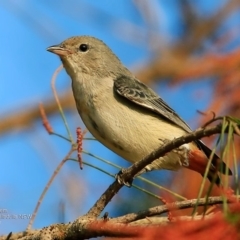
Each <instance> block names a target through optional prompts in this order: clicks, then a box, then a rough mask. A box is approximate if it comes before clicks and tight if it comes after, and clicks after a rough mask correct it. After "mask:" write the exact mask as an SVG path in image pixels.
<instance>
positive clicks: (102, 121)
mask: <svg viewBox="0 0 240 240" xmlns="http://www.w3.org/2000/svg"><path fill="white" fill-rule="evenodd" d="M111 106H115V107H114V108H112V107H111ZM111 106H110V105H109V106H108V104H105V105H104V107H103V106H102V107H101V110H99V109H98V108H93V109H92V111H91V114H89V112H88V113H86V112H85V111H81V110H80V109H79V113H80V115H81V118H82V120H83V122H84V124H85V125H86V127H87V128H88V130H89V131H90V132H91V134H92V135H93V136H94V137H95V138H96V139H97V140H98V141H99V142H101V143H102V144H103V145H105V146H106V147H108V148H109V149H111V150H112V151H114V152H115V153H117V154H118V155H120V156H121V157H123V158H125V159H126V160H127V161H130V162H132V163H134V162H136V161H139V160H141V159H142V158H144V157H145V156H147V155H148V154H149V153H151V152H152V151H153V150H155V149H156V148H158V147H160V146H161V145H162V144H163V141H166V140H172V139H174V138H176V137H179V136H182V135H184V133H185V131H184V130H182V129H181V128H179V127H176V126H175V125H174V124H170V123H169V122H166V121H165V120H162V119H160V118H159V117H158V116H157V115H155V114H154V113H151V112H149V111H145V110H143V111H141V110H139V109H137V108H136V109H134V108H129V106H126V105H124V104H121V103H119V102H118V101H116V102H115V103H114V104H113V103H111ZM140 109H141V108H140ZM180 158H181V156H179V155H178V154H176V153H175V152H171V153H168V154H167V155H165V156H164V157H162V158H160V159H158V160H156V161H154V164H153V168H154V169H161V168H164V169H171V170H176V169H178V168H179V167H180V166H181V164H179V163H180V162H181V159H180Z"/></svg>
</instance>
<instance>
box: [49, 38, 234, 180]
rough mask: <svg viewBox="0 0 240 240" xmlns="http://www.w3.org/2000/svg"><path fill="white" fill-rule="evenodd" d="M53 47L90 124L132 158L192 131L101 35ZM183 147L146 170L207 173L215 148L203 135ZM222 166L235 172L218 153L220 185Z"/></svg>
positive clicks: (214, 168)
mask: <svg viewBox="0 0 240 240" xmlns="http://www.w3.org/2000/svg"><path fill="white" fill-rule="evenodd" d="M47 51H49V52H52V53H55V54H57V55H58V56H59V57H60V59H61V61H62V63H63V66H64V68H65V70H66V71H67V73H68V75H69V76H70V77H71V79H72V90H73V94H74V98H75V102H76V106H77V110H78V113H79V115H80V116H81V118H82V120H83V122H84V124H85V125H86V127H87V129H88V130H89V131H90V133H91V134H92V135H93V136H94V137H95V138H96V139H97V140H98V141H99V142H101V143H102V144H103V145H105V146H106V147H107V148H109V149H111V150H112V151H113V152H115V153H117V154H118V155H119V156H121V157H123V158H124V159H126V160H127V161H129V162H131V163H134V162H136V161H140V160H141V159H143V158H144V157H146V156H147V155H148V154H150V153H151V152H152V151H153V150H155V149H156V148H158V147H160V146H161V145H162V144H163V143H165V142H168V141H171V140H173V139H174V138H177V137H180V136H182V135H184V134H186V133H190V132H191V131H192V130H191V128H190V127H189V126H188V125H187V123H186V122H184V121H183V120H182V118H181V117H180V116H179V115H178V114H177V113H176V112H175V111H174V110H173V109H172V108H171V107H169V106H168V105H167V103H165V102H164V101H163V99H162V98H161V97H160V96H159V95H158V94H157V93H155V92H154V91H153V90H152V89H150V88H149V87H147V86H146V85H145V84H143V83H142V82H140V81H139V80H138V79H136V77H135V76H134V75H133V74H132V73H131V72H130V71H129V70H128V69H127V68H126V67H125V66H124V65H123V64H122V63H121V61H120V60H119V59H118V57H117V56H116V55H115V54H114V53H113V52H112V51H111V49H110V48H109V47H108V46H107V45H106V44H104V43H103V42H102V41H101V40H99V39H97V38H94V37H91V36H79V37H72V38H69V39H67V40H65V41H63V42H62V43H60V44H59V45H54V46H51V47H49V48H47ZM179 149H180V150H181V151H180V150H173V151H171V152H169V153H167V154H166V155H165V156H163V157H160V158H158V159H156V160H155V161H153V162H152V163H151V164H149V165H147V166H146V167H145V169H143V170H142V171H141V172H140V173H143V172H146V171H152V170H158V169H167V170H173V171H176V170H178V169H179V168H181V167H185V168H188V169H191V170H194V171H196V172H198V173H200V174H202V175H203V174H204V172H205V169H206V166H207V163H208V161H209V157H210V154H211V150H210V149H209V148H208V147H207V146H206V145H204V143H203V142H202V141H200V140H196V141H194V142H191V143H187V144H184V145H182V146H181V147H180V148H179ZM218 171H219V172H221V173H223V174H225V173H228V174H229V175H232V172H231V170H230V169H228V168H227V166H226V164H225V163H224V162H223V161H221V160H220V158H219V157H218V156H217V155H216V154H215V155H214V156H213V160H212V165H211V167H210V170H209V173H208V179H209V180H210V181H214V182H215V183H216V184H217V185H219V184H220V178H219V176H218V175H217V172H218ZM140 173H139V174H140Z"/></svg>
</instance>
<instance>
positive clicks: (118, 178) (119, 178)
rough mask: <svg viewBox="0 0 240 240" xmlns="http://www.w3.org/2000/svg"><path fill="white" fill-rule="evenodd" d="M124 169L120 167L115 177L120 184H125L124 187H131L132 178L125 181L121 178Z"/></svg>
mask: <svg viewBox="0 0 240 240" xmlns="http://www.w3.org/2000/svg"><path fill="white" fill-rule="evenodd" d="M125 171H126V170H125V169H124V168H122V169H121V170H120V171H119V173H117V174H116V175H115V178H116V179H117V181H118V183H119V184H121V185H125V186H126V187H129V188H130V187H131V186H132V182H133V179H132V180H130V181H125V180H124V179H123V178H122V175H123V173H124V172H125Z"/></svg>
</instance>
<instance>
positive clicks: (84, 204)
mask: <svg viewBox="0 0 240 240" xmlns="http://www.w3.org/2000/svg"><path fill="white" fill-rule="evenodd" d="M199 2H201V3H199V6H200V8H199V14H201V13H202V11H201V8H202V9H204V12H207V13H209V14H210V13H212V12H214V11H215V10H214V9H216V8H217V6H218V3H219V2H221V3H223V2H225V1H211V4H209V1H207V0H206V1H199ZM203 3H204V4H203ZM156 6H157V7H158V9H157V10H158V11H160V13H161V16H160V17H159V19H160V22H159V24H158V27H159V29H157V30H158V31H159V33H160V35H161V38H162V39H163V41H166V42H170V43H173V42H174V41H175V40H176V38H177V37H178V35H179V34H181V31H182V29H181V26H179V24H178V22H179V20H180V19H181V15H180V14H179V10H178V4H177V1H174V0H170V1H168V3H166V2H165V1H163V0H162V1H156ZM0 16H1V20H2V21H0V29H1V37H0V46H1V54H0V65H1V68H0V120H1V117H2V116H6V115H7V114H8V113H11V112H18V111H19V112H21V109H26V108H27V107H30V106H33V105H36V104H37V103H39V102H42V101H45V100H46V99H49V98H52V92H51V88H50V79H51V76H52V74H53V72H54V71H55V69H56V68H57V67H58V66H59V65H60V61H59V59H58V58H57V57H56V56H54V55H52V54H50V53H49V52H47V51H46V48H47V47H48V46H51V45H54V44H58V43H60V42H61V41H63V40H64V39H66V38H68V37H71V36H74V35H92V36H95V37H98V38H100V39H102V40H103V41H104V42H106V43H107V44H108V45H109V46H110V47H111V48H112V50H113V51H114V52H115V53H116V54H117V55H118V57H119V58H120V59H121V60H122V62H123V63H124V64H125V65H126V66H128V67H129V68H130V69H133V66H136V65H137V64H138V63H142V62H146V61H147V60H148V59H149V58H150V56H151V52H149V48H148V47H147V41H146V39H147V38H146V37H145V38H143V39H139V41H138V42H136V43H134V42H132V41H130V40H126V39H128V38H129V36H125V35H126V33H127V30H126V29H124V25H123V23H124V22H126V23H128V24H130V23H131V24H133V25H134V26H135V27H136V28H137V27H138V28H137V29H139V34H141V35H142V36H144V35H146V34H147V30H148V29H146V25H145V23H144V21H143V20H142V18H141V15H140V13H139V11H137V10H136V7H135V5H134V3H133V2H132V1H127V0H122V1H114V2H113V1H107V0H104V1H103V0H102V1H84V0H81V1H73V0H70V1H66V0H64V1H61V2H60V1H53V0H51V1H47V0H45V1H36V0H35V1H5V2H4V1H1V2H0ZM119 22H120V23H121V24H122V25H119ZM126 26H127V25H126ZM211 83H212V82H211V80H206V81H199V82H197V83H196V82H194V83H185V84H183V85H181V86H175V87H171V88H170V87H169V86H168V85H167V84H166V83H165V82H163V83H161V84H159V85H154V86H153V87H154V89H155V90H156V91H157V92H158V93H159V94H160V95H161V96H162V97H163V99H165V101H166V102H168V103H169V105H170V106H172V107H173V108H174V109H175V110H176V111H177V112H178V113H179V114H180V115H181V116H182V117H183V118H184V119H185V120H186V121H188V122H189V124H190V125H191V126H192V127H196V126H197V124H196V123H195V122H193V121H192V120H193V119H195V117H196V115H195V114H196V110H204V109H205V107H206V106H207V104H208V102H209V100H210V98H211V94H212V91H213V90H212V87H211ZM68 88H70V79H69V77H68V76H67V74H66V73H65V72H64V71H63V72H61V74H60V75H59V78H58V80H57V89H58V92H59V93H61V92H64V91H65V90H67V89H68ZM199 90H201V91H203V92H204V97H203V98H202V99H201V101H196V98H195V97H194V95H195V93H196V92H197V91H199ZM66 117H67V120H68V122H69V125H70V128H71V131H72V133H73V134H74V133H75V129H76V127H77V126H83V125H82V123H81V121H80V118H79V116H78V115H77V114H74V113H71V114H67V115H66ZM49 120H50V122H51V124H52V126H53V127H54V129H55V131H56V132H58V133H61V134H63V135H66V130H65V128H64V125H63V122H62V120H61V118H60V117H59V116H58V115H56V116H54V117H51V118H50V119H49ZM84 149H87V150H88V151H90V152H92V153H94V154H96V155H98V156H101V157H103V158H106V159H108V160H113V161H115V162H117V163H118V164H120V165H122V166H123V165H125V166H126V162H125V161H123V160H120V159H119V158H118V157H117V156H116V155H114V154H113V153H112V152H110V151H109V150H107V149H106V148H104V147H103V146H102V145H101V144H99V143H93V142H85V143H84ZM68 150H69V144H68V143H67V142H65V141H64V140H62V139H59V138H57V137H55V136H48V135H47V133H46V132H45V130H44V128H43V127H42V124H41V121H38V122H36V123H34V124H33V125H32V126H31V127H29V128H28V129H27V130H23V131H18V132H16V131H15V132H11V133H9V134H5V135H2V136H1V137H0V153H1V160H0V166H1V167H0V172H1V174H0V182H1V185H0V195H1V199H0V210H1V209H6V210H7V213H8V214H10V215H11V214H31V213H32V211H33V209H34V207H35V205H36V203H37V200H38V198H39V196H40V194H41V192H42V190H43V188H44V186H45V185H46V183H47V181H48V180H49V178H50V176H51V174H52V172H53V171H54V169H55V168H56V166H57V164H58V163H59V162H60V161H61V160H62V159H63V157H64V156H65V155H66V153H67V151H68ZM74 156H75V155H74ZM83 159H84V160H85V161H90V162H91V163H93V164H97V165H98V166H102V167H104V168H105V169H107V170H109V171H110V172H111V173H116V172H117V171H118V170H116V169H113V168H111V167H108V166H105V165H103V164H101V163H98V162H96V160H94V159H93V158H91V157H86V156H84V157H83ZM69 176H71V179H70V177H69ZM162 176H163V177H164V176H165V175H164V174H163V175H162ZM112 181H113V179H112V178H110V177H109V176H105V175H104V174H102V173H99V172H97V171H96V170H95V169H91V168H89V167H85V168H84V170H83V171H80V170H79V167H78V164H76V163H75V162H68V163H67V164H66V165H65V166H64V167H63V169H62V171H61V172H60V174H59V175H58V176H57V178H56V179H55V180H54V182H53V184H52V185H51V187H50V189H49V191H48V193H47V195H46V197H45V198H44V200H43V202H42V205H41V207H40V210H39V212H38V215H37V218H36V220H35V222H34V225H33V227H34V228H40V227H43V226H46V225H48V224H51V223H55V222H57V221H58V219H59V215H58V212H59V207H58V206H59V202H61V201H63V202H64V203H65V204H66V206H65V212H66V216H65V220H66V221H72V220H74V218H76V217H77V216H79V215H81V214H84V213H86V211H87V210H88V209H89V207H91V206H92V204H93V203H94V201H95V200H96V199H97V198H98V197H99V196H100V194H101V193H102V192H103V191H104V190H105V189H106V187H107V186H108V185H109V184H110V183H111V182H112ZM128 191H130V190H128V189H127V190H123V192H125V193H128ZM116 198H117V197H116ZM116 198H115V199H114V200H113V201H112V203H111V204H114V203H115V202H116V201H117V200H116ZM108 209H111V206H110V207H108ZM0 214H1V211H0ZM26 226H27V221H25V220H19V219H18V220H7V219H0V233H8V232H10V231H13V232H15V231H21V230H23V229H24V228H25V227H26Z"/></svg>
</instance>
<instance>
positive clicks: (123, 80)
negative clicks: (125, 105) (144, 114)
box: [114, 76, 191, 132]
mask: <svg viewBox="0 0 240 240" xmlns="http://www.w3.org/2000/svg"><path fill="white" fill-rule="evenodd" d="M114 90H115V92H117V93H118V94H119V95H121V96H123V97H125V98H127V99H128V100H130V101H132V102H134V103H136V104H138V105H140V106H142V107H145V108H147V109H150V110H152V111H153V112H155V113H157V114H159V115H160V116H161V117H163V118H165V119H166V120H168V121H170V122H172V123H174V124H176V125H177V126H179V127H181V128H182V129H184V130H185V131H186V132H191V128H190V127H189V126H188V125H187V123H186V122H184V121H183V120H182V119H181V118H180V117H179V116H178V114H177V113H176V112H175V111H174V110H173V109H172V108H170V107H169V106H168V105H167V104H166V103H165V102H164V101H163V100H162V99H161V98H160V97H159V96H158V95H157V94H156V93H155V92H154V91H153V90H151V89H150V88H149V87H147V86H146V85H145V84H143V83H142V82H140V81H138V80H137V79H136V78H131V77H128V76H120V77H118V78H116V79H115V80H114Z"/></svg>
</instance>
